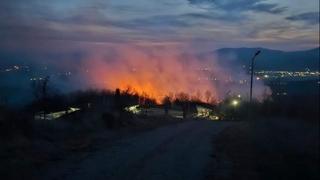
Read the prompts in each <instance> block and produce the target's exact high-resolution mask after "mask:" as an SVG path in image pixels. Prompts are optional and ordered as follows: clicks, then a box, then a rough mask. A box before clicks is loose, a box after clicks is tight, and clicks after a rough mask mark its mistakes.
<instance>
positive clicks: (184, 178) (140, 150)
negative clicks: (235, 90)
mask: <svg viewBox="0 0 320 180" xmlns="http://www.w3.org/2000/svg"><path fill="white" fill-rule="evenodd" d="M228 125H229V122H214V121H205V120H199V121H187V122H184V123H178V124H174V125H169V126H165V127H161V128H157V129H154V130H152V131H147V132H142V133H139V134H138V135H135V136H133V137H128V138H124V139H120V140H118V141H116V142H114V143H113V144H112V145H111V146H108V147H101V148H99V149H98V150H96V151H94V152H91V153H90V154H88V155H87V156H86V157H85V158H82V159H79V158H78V159H73V160H71V159H69V160H65V162H63V163H59V165H55V166H54V167H51V168H50V171H48V172H47V173H45V175H44V177H41V179H50V180H73V179H74V180H100V179H101V180H102V179H103V180H126V179H130V180H136V179H139V180H165V179H168V180H171V179H172V180H180V179H181V180H188V179H190V180H198V179H204V177H205V170H206V166H207V164H208V163H209V161H210V155H211V154H212V153H213V152H214V147H213V146H212V140H213V139H214V137H215V136H217V135H218V134H219V133H220V132H221V131H222V130H223V129H224V128H225V127H227V126H228Z"/></svg>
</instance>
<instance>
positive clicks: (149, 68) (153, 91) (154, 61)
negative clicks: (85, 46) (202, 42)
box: [87, 46, 217, 102]
mask: <svg viewBox="0 0 320 180" xmlns="http://www.w3.org/2000/svg"><path fill="white" fill-rule="evenodd" d="M117 52H118V54H117V55H116V56H115V57H111V58H110V57H107V58H106V57H102V56H100V55H99V56H93V57H91V58H92V59H91V60H90V61H89V62H90V63H89V64H88V65H87V67H89V69H91V71H90V73H89V74H90V80H91V81H93V82H94V83H95V84H97V85H98V87H100V88H106V89H111V90H114V89H116V88H120V89H121V90H126V89H128V88H129V87H130V88H131V90H133V91H134V92H137V93H138V94H140V95H142V94H146V95H148V96H149V97H151V98H154V99H156V101H157V102H161V100H162V99H163V98H164V97H165V96H166V95H169V94H178V93H181V92H184V93H187V94H189V95H190V96H198V97H199V94H201V95H202V97H201V96H200V97H199V98H202V100H204V98H203V97H204V96H203V95H204V93H205V92H206V91H210V92H211V94H212V95H213V96H217V93H216V89H215V87H214V86H213V85H212V84H210V83H207V82H206V83H203V82H201V81H199V77H201V71H199V68H204V67H207V66H209V65H210V64H209V63H204V61H203V64H200V63H199V61H197V60H196V59H195V57H193V56H191V55H188V56H186V57H182V56H181V55H179V52H176V50H174V49H162V50H161V49H156V48H147V49H139V48H134V47H130V46H128V47H121V48H120V49H117ZM101 82H102V83H101Z"/></svg>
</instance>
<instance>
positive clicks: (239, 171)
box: [209, 118, 320, 180]
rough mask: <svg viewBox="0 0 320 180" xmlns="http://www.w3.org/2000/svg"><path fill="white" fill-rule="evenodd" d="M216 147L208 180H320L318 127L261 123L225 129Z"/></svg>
mask: <svg viewBox="0 0 320 180" xmlns="http://www.w3.org/2000/svg"><path fill="white" fill-rule="evenodd" d="M213 144H214V145H215V147H216V150H215V153H216V154H215V155H214V156H213V161H212V163H211V165H210V170H209V171H210V172H211V174H210V176H209V179H214V180H232V179H238V180H247V179H250V180H270V179H283V180H294V179H305V180H309V179H319V178H320V172H319V123H318V122H316V121H313V122H304V121H301V120H294V119H290V120H288V119H284V118H281V119H274V118H273V119H262V120H257V119H256V120H255V121H254V122H250V123H249V122H243V123H238V124H236V125H233V126H230V127H228V128H226V129H225V130H224V131H223V132H222V133H220V135H219V137H217V138H215V139H214V141H213Z"/></svg>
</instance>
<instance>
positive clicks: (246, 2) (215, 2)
mask: <svg viewBox="0 0 320 180" xmlns="http://www.w3.org/2000/svg"><path fill="white" fill-rule="evenodd" d="M188 1H189V2H190V4H194V5H208V6H210V5H212V6H213V7H215V8H218V9H222V10H225V11H250V10H251V11H256V12H265V13H272V14H279V13H282V12H284V11H285V10H286V7H280V6H279V5H278V4H275V3H265V2H264V1H265V0H234V1H226V0H188Z"/></svg>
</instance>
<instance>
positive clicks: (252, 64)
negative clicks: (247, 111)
mask: <svg viewBox="0 0 320 180" xmlns="http://www.w3.org/2000/svg"><path fill="white" fill-rule="evenodd" d="M260 53H261V51H260V50H258V51H257V52H256V53H255V54H254V56H253V57H252V59H251V81H250V105H251V104H252V85H253V72H254V60H255V58H256V57H257V56H258V55H259V54H260Z"/></svg>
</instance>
